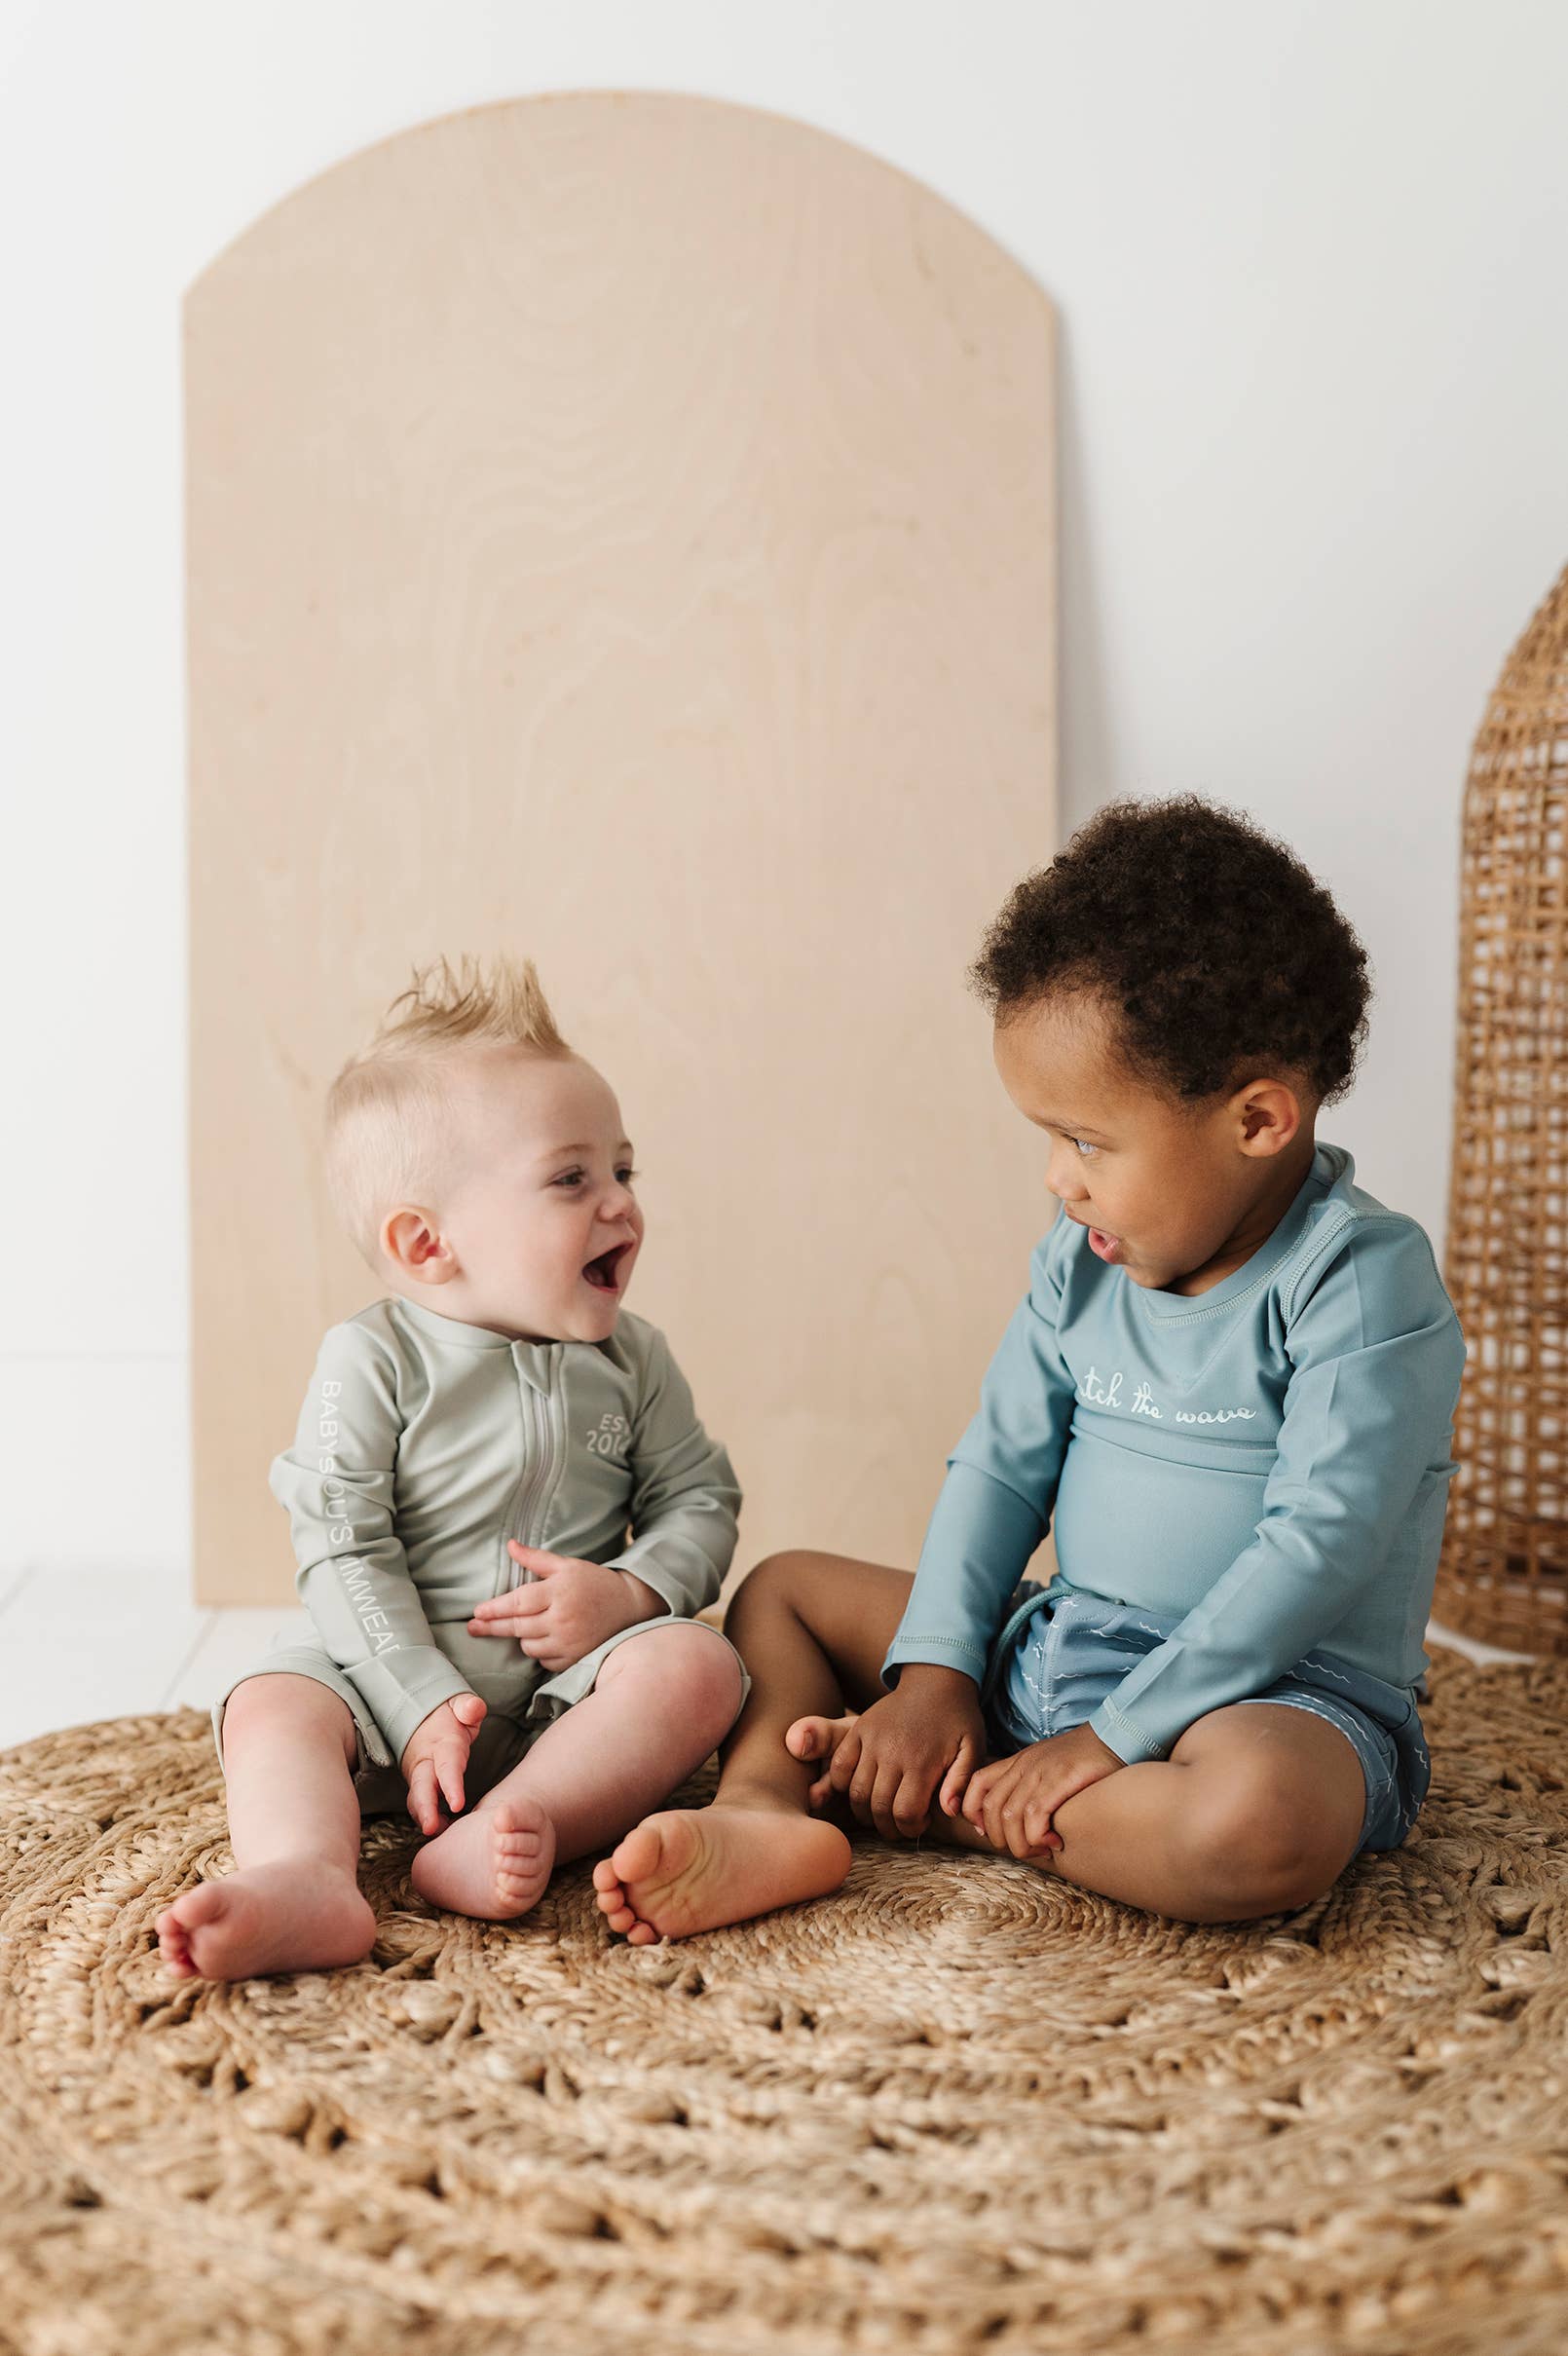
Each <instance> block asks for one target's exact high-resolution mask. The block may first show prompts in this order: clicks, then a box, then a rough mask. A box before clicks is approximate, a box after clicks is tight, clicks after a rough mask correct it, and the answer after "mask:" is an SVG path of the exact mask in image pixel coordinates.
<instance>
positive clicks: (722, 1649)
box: [413, 1620, 740, 1922]
mask: <svg viewBox="0 0 1568 2356" xmlns="http://www.w3.org/2000/svg"><path fill="white" fill-rule="evenodd" d="M739 1701H740V1672H739V1670H738V1669H737V1667H736V1665H735V1660H734V1655H733V1654H732V1653H731V1652H730V1650H729V1647H728V1645H727V1644H725V1643H724V1642H723V1641H722V1640H721V1639H720V1638H719V1636H718V1635H717V1634H716V1633H715V1631H714V1630H713V1629H712V1628H707V1627H699V1626H697V1625H696V1624H694V1623H693V1622H691V1621H689V1620H688V1621H676V1620H670V1621H665V1622H662V1623H661V1622H659V1621H656V1620H653V1621H650V1622H649V1624H648V1627H647V1628H646V1629H645V1630H644V1631H643V1633H642V1634H640V1635H638V1636H636V1637H633V1638H631V1639H630V1640H629V1641H628V1642H627V1643H625V1644H617V1645H616V1649H615V1651H614V1652H613V1653H611V1654H610V1655H609V1657H608V1658H607V1660H606V1661H605V1664H604V1666H603V1667H602V1668H601V1670H600V1671H599V1677H598V1682H597V1683H596V1684H595V1686H594V1688H593V1691H592V1692H591V1693H589V1694H585V1695H584V1696H583V1698H582V1700H581V1701H580V1702H576V1703H575V1704H574V1705H573V1707H572V1708H571V1709H569V1710H565V1711H563V1712H562V1714H561V1716H560V1717H558V1718H557V1719H555V1720H554V1722H553V1724H551V1725H550V1726H548V1727H546V1728H545V1730H544V1732H543V1734H541V1736H540V1737H539V1738H538V1739H537V1740H536V1741H535V1742H534V1744H533V1746H532V1747H531V1749H530V1750H529V1752H528V1755H527V1757H526V1758H523V1759H521V1760H519V1761H518V1763H517V1765H516V1766H515V1767H514V1768H513V1769H512V1771H511V1773H510V1775H508V1776H503V1778H502V1780H501V1781H500V1782H499V1783H497V1784H495V1785H493V1786H492V1788H491V1789H490V1790H489V1791H488V1792H486V1793H485V1795H484V1797H483V1798H482V1799H481V1800H479V1801H478V1802H477V1803H476V1805H475V1807H474V1809H473V1810H472V1812H471V1814H467V1815H463V1816H460V1817H459V1818H458V1820H457V1822H456V1823H455V1824H451V1825H449V1826H448V1827H447V1829H446V1831H445V1832H443V1833H440V1834H438V1835H437V1837H436V1838H435V1839H434V1840H432V1841H429V1842H427V1844H426V1845H425V1847H424V1848H423V1849H422V1850H421V1851H419V1853H418V1855H417V1856H416V1857H415V1859H414V1865H413V1879H414V1884H415V1887H416V1888H417V1889H419V1890H420V1891H421V1892H422V1893H423V1894H424V1895H425V1896H426V1897H428V1898H429V1900H430V1901H431V1903H432V1904H433V1905H436V1906H444V1907H447V1908H449V1909H451V1911H452V1912H454V1913H457V1914H470V1915H478V1916H481V1917H483V1918H484V1919H485V1920H487V1921H492V1922H496V1921H504V1920H505V1919H507V1918H509V1917H511V1916H514V1915H519V1914H524V1913H526V1912H527V1910H528V1908H529V1907H530V1906H532V1905H534V1904H535V1903H536V1902H537V1900H538V1899H539V1897H540V1895H541V1891H542V1890H543V1889H544V1887H545V1885H546V1883H547V1882H548V1881H549V1878H550V1872H551V1869H552V1867H553V1865H554V1864H555V1863H556V1862H557V1861H560V1862H564V1861H565V1860H566V1859H567V1858H569V1857H580V1856H583V1855H585V1854H586V1852H587V1851H589V1850H592V1849H603V1848H604V1847H606V1845H607V1844H608V1843H609V1842H611V1841H614V1840H616V1838H617V1837H618V1836H619V1835H620V1834H621V1833H623V1832H624V1831H625V1830H626V1827H627V1826H628V1825H629V1824H635V1823H636V1821H637V1819H638V1817H639V1816H641V1815H642V1814H644V1813H645V1811H646V1810H648V1809H650V1808H654V1807H656V1806H657V1805H658V1803H659V1801H660V1800H662V1799H665V1798H666V1797H667V1796H668V1794H669V1793H670V1792H672V1791H673V1790H674V1789H675V1787H676V1785H677V1784H678V1783H680V1782H681V1781H683V1780H684V1778H685V1777H686V1776H689V1775H690V1774H691V1770H692V1769H693V1768H694V1767H700V1765H701V1764H702V1762H703V1760H704V1759H706V1758H707V1757H708V1755H709V1753H710V1752H711V1751H712V1749H713V1747H714V1744H715V1743H716V1742H717V1741H718V1740H719V1738H720V1736H721V1735H723V1734H725V1733H726V1732H727V1731H728V1728H729V1727H730V1726H731V1725H732V1724H733V1722H734V1716H735V1710H736V1707H737V1705H738V1703H739Z"/></svg>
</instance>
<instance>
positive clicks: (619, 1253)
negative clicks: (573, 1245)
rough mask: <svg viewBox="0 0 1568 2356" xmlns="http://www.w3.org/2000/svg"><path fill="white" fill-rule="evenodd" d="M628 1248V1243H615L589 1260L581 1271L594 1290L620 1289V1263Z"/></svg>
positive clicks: (610, 1290) (613, 1290)
mask: <svg viewBox="0 0 1568 2356" xmlns="http://www.w3.org/2000/svg"><path fill="white" fill-rule="evenodd" d="M630 1250H631V1246H630V1244H616V1245H615V1246H614V1247H613V1248H612V1249H611V1250H610V1251H609V1252H601V1253H600V1254H599V1256H598V1258H597V1259H591V1260H589V1262H588V1264H587V1266H586V1267H585V1268H584V1269H583V1271H582V1273H583V1275H584V1276H585V1277H586V1278H587V1280H588V1283H589V1284H590V1285H592V1287H593V1289H594V1290H595V1291H596V1292H618V1291H619V1290H620V1263H621V1261H622V1260H623V1259H624V1258H625V1256H626V1254H627V1253H628V1252H629V1251H630Z"/></svg>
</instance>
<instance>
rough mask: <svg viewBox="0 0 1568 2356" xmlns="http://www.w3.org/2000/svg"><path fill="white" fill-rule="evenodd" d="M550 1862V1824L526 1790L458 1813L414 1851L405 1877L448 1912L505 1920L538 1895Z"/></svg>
mask: <svg viewBox="0 0 1568 2356" xmlns="http://www.w3.org/2000/svg"><path fill="white" fill-rule="evenodd" d="M554 1863H555V1827H554V1825H553V1824H552V1823H551V1822H550V1819H549V1817H548V1816H547V1815H546V1814H545V1813H544V1811H543V1809H542V1808H541V1806H540V1804H539V1802H538V1801H537V1800H534V1799H530V1797H529V1795H528V1794H527V1792H519V1793H517V1794H516V1796H515V1797H514V1798H509V1799H505V1800H493V1801H492V1802H491V1803H490V1805H489V1806H488V1807H486V1808H476V1809H475V1810H474V1812H473V1814H472V1815H470V1816H459V1818H458V1820H457V1822H456V1823H455V1824H449V1825H448V1826H447V1829H446V1831H445V1832H443V1833H440V1834H438V1835H437V1837H436V1838H435V1839H434V1840H433V1841H427V1842H426V1844H425V1846H424V1848H423V1849H422V1850H420V1851H418V1852H417V1854H416V1855H415V1858H414V1862H413V1865H412V1866H411V1867H410V1869H409V1878H410V1880H411V1881H412V1882H413V1885H414V1888H415V1889H417V1890H418V1891H419V1893H420V1895H421V1896H422V1897H426V1898H429V1901H430V1904H431V1905H432V1906H444V1907H445V1908H446V1910H447V1912H448V1913H449V1914H471V1915H477V1916H478V1917H479V1918H480V1920H481V1921H483V1922H486V1923H506V1922H510V1920H511V1918H512V1917H513V1915H519V1914H526V1913H527V1912H528V1910H529V1908H530V1907H531V1906H532V1905H534V1904H535V1902H536V1901H537V1900H538V1899H539V1898H540V1897H541V1896H542V1895H543V1891H544V1886H545V1884H546V1883H547V1882H548V1880H549V1878H550V1868H551V1866H552V1865H553V1864H554Z"/></svg>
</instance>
